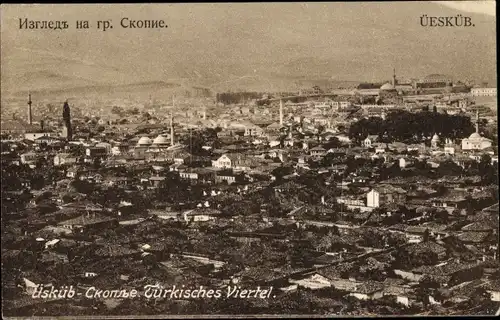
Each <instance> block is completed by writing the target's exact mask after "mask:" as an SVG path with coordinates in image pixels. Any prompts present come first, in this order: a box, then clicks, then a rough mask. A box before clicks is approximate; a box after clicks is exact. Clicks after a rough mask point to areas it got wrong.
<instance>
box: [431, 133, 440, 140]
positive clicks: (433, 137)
mask: <svg viewBox="0 0 500 320" xmlns="http://www.w3.org/2000/svg"><path fill="white" fill-rule="evenodd" d="M432 141H439V136H438V135H437V134H436V133H435V134H434V135H433V136H432Z"/></svg>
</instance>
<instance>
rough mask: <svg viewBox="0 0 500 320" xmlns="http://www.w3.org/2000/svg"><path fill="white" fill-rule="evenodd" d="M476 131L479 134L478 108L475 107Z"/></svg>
mask: <svg viewBox="0 0 500 320" xmlns="http://www.w3.org/2000/svg"><path fill="white" fill-rule="evenodd" d="M476 133H477V134H479V109H476Z"/></svg>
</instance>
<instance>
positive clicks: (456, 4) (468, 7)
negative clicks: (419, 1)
mask: <svg viewBox="0 0 500 320" xmlns="http://www.w3.org/2000/svg"><path fill="white" fill-rule="evenodd" d="M434 2H436V3H439V4H442V5H445V6H448V7H450V8H454V9H458V10H461V11H465V12H474V13H483V14H487V15H490V16H493V17H494V16H495V15H496V11H495V1H434Z"/></svg>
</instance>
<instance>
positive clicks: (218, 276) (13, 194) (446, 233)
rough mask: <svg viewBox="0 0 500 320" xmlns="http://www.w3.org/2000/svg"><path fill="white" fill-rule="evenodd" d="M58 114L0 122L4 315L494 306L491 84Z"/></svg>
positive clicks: (26, 104) (236, 97)
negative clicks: (70, 294)
mask: <svg viewBox="0 0 500 320" xmlns="http://www.w3.org/2000/svg"><path fill="white" fill-rule="evenodd" d="M61 100H62V101H46V100H44V97H41V96H36V95H35V94H33V95H29V96H27V97H26V98H25V99H24V100H23V101H19V102H13V107H12V110H13V109H16V107H17V109H16V110H15V111H16V113H15V116H12V115H10V116H9V115H8V113H6V111H5V110H6V108H7V106H5V105H3V106H2V112H3V116H2V125H1V131H2V139H1V161H2V177H1V179H2V181H1V197H2V199H1V202H2V207H1V212H2V288H3V299H2V300H3V302H2V303H3V308H4V311H3V312H4V315H5V316H13V315H15V316H30V315H37V316H62V315H64V316H76V315H89V316H92V315H132V314H141V315H154V314H241V313H247V314H324V315H327V314H330V315H332V314H335V315H357V316H366V315H405V314H406V315H410V314H411V315H416V314H420V315H429V314H441V315H451V314H494V313H495V312H496V310H498V308H499V307H500V279H499V275H500V268H499V267H500V264H499V257H498V253H499V251H498V217H499V208H498V201H499V199H498V137H497V111H496V88H491V87H489V86H487V85H477V84H476V85H474V84H471V83H467V82H466V81H464V82H459V81H453V82H452V81H451V80H449V79H448V78H447V77H446V76H444V75H436V74H434V75H430V76H427V77H424V78H422V79H413V80H411V81H404V80H399V79H397V78H396V74H394V76H393V77H392V80H391V81H388V82H386V83H360V84H358V85H356V86H354V87H351V88H321V87H319V86H315V87H313V88H311V89H302V90H300V92H288V93H284V92H281V93H276V92H267V93H261V92H259V93H257V92H225V93H222V92H221V93H218V94H213V95H212V94H211V93H210V92H208V91H207V90H201V89H200V90H199V92H195V93H189V94H187V93H185V94H179V93H177V94H176V95H175V96H173V97H172V99H171V101H170V100H168V101H167V100H165V101H157V100H154V99H151V100H150V101H148V102H144V101H142V102H138V101H134V100H126V99H123V100H116V99H115V100H113V101H107V102H105V103H102V105H101V106H96V107H88V104H87V103H88V101H84V100H78V99H73V100H71V99H70V100H68V101H66V102H64V97H61ZM41 101H43V102H41ZM16 103H17V104H16ZM4 112H5V113H4ZM42 286H43V288H45V289H46V290H48V291H50V290H51V288H52V289H53V288H57V289H60V288H63V287H65V286H67V287H70V286H71V288H72V289H71V290H77V291H78V292H80V293H82V295H76V296H74V297H72V298H71V299H69V298H68V297H67V296H64V295H63V296H61V295H56V294H54V295H52V294H47V295H46V298H40V297H38V298H36V297H37V294H38V295H39V296H40V292H41V291H40V290H41V289H40V288H42ZM173 287H177V288H182V290H185V291H184V293H185V294H183V293H179V294H172V291H173V290H170V291H168V292H167V293H165V294H157V295H153V294H151V293H152V292H156V291H158V292H163V291H162V290H168V289H172V288H173ZM148 288H149V289H148ZM152 288H153V289H152ZM154 288H155V289H156V291H155V290H154ZM195 289H196V290H197V291H196V294H194V291H193V290H195ZM112 290H117V291H118V290H124V292H125V291H126V292H130V290H137V292H138V296H137V297H135V298H134V299H131V298H130V297H127V296H125V297H124V296H123V294H122V295H121V296H120V295H117V294H116V291H115V292H110V291H112ZM148 290H149V291H148ZM187 290H189V291H187ZM209 290H213V292H215V293H216V292H219V293H221V292H222V294H218V295H217V294H214V295H213V296H212V298H207V296H208V297H210V295H211V293H208V291H209ZM236 290H239V292H236ZM37 291H39V292H38V293H37ZM106 291H107V292H106ZM147 292H149V294H147ZM228 292H232V294H228ZM128 294H129V293H127V294H125V295H128ZM200 297H201V298H200Z"/></svg>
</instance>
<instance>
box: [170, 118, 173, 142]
mask: <svg viewBox="0 0 500 320" xmlns="http://www.w3.org/2000/svg"><path fill="white" fill-rule="evenodd" d="M170 145H171V146H173V145H174V118H173V116H172V113H170Z"/></svg>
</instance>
